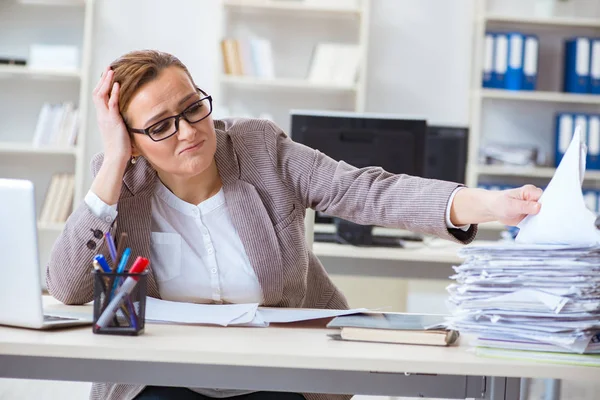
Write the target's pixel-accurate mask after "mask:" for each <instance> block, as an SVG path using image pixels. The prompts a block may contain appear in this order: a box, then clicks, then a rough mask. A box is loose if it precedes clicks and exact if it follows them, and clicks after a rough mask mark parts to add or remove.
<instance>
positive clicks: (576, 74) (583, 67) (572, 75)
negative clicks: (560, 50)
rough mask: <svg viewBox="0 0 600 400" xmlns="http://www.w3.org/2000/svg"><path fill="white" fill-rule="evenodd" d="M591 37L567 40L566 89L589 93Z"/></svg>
mask: <svg viewBox="0 0 600 400" xmlns="http://www.w3.org/2000/svg"><path fill="white" fill-rule="evenodd" d="M589 90H590V39H589V38H586V37H576V38H573V39H569V40H567V41H566V42H565V71H564V91H565V92H568V93H589Z"/></svg>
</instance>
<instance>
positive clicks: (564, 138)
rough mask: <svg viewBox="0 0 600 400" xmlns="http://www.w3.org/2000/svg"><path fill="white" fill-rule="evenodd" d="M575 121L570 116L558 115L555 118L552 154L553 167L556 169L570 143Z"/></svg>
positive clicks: (566, 114) (565, 114)
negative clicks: (553, 150) (553, 149)
mask: <svg viewBox="0 0 600 400" xmlns="http://www.w3.org/2000/svg"><path fill="white" fill-rule="evenodd" d="M574 124H575V121H574V117H573V115H572V114H569V113H559V114H557V116H556V135H555V146H554V147H555V152H554V166H555V167H558V165H559V164H560V161H561V160H562V158H563V156H564V155H565V152H566V151H567V148H568V147H569V144H570V143H571V136H572V135H573V131H574V128H575V125H574Z"/></svg>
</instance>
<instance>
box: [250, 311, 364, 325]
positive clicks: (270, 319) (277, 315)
mask: <svg viewBox="0 0 600 400" xmlns="http://www.w3.org/2000/svg"><path fill="white" fill-rule="evenodd" d="M368 311H369V310H368V309H366V308H355V309H353V310H323V309H314V308H272V307H260V308H259V309H258V314H260V316H261V317H262V319H263V320H264V321H265V322H267V323H271V324H282V323H289V322H298V321H308V320H311V319H320V318H332V317H338V316H340V315H350V314H359V313H362V312H368Z"/></svg>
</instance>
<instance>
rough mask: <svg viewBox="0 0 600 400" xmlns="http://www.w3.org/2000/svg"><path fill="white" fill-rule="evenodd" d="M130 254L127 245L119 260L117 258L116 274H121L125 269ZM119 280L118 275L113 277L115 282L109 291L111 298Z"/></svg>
mask: <svg viewBox="0 0 600 400" xmlns="http://www.w3.org/2000/svg"><path fill="white" fill-rule="evenodd" d="M130 254H131V249H130V248H129V247H128V248H126V249H125V251H123V257H121V260H119V266H118V267H117V274H122V273H123V272H124V271H125V265H127V261H128V260H129V255H130ZM136 261H137V260H136ZM121 280H122V279H121V278H120V277H115V282H114V284H113V287H112V291H111V293H110V297H111V299H112V297H113V295H114V294H115V291H116V290H117V287H119V284H120V283H121Z"/></svg>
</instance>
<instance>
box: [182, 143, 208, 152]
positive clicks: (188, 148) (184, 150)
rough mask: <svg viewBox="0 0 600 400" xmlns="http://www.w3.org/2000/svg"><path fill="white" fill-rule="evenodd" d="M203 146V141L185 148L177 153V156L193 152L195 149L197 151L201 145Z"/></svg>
mask: <svg viewBox="0 0 600 400" xmlns="http://www.w3.org/2000/svg"><path fill="white" fill-rule="evenodd" d="M203 144H204V141H201V142H198V143H196V144H195V145H192V146H189V147H186V148H185V149H183V150H181V151H180V152H179V154H183V153H185V152H187V151H193V150H197V149H199V148H200V147H202V145H203Z"/></svg>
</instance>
